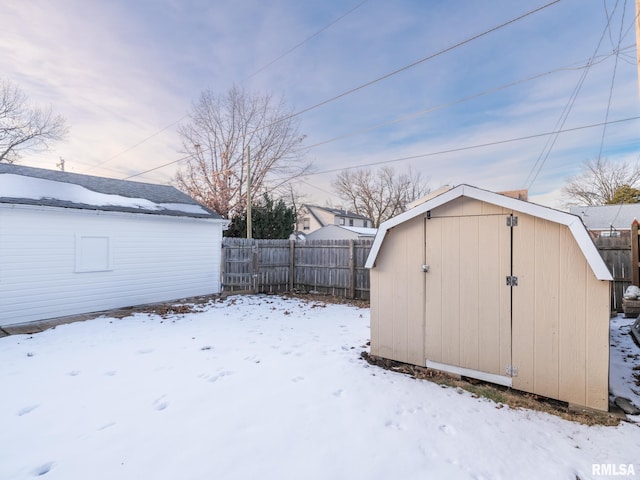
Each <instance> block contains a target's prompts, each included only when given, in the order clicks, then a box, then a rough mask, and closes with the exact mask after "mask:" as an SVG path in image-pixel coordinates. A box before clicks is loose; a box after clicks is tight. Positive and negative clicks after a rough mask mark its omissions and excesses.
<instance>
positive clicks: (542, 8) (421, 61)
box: [265, 0, 561, 128]
mask: <svg viewBox="0 0 640 480" xmlns="http://www.w3.org/2000/svg"><path fill="white" fill-rule="evenodd" d="M560 1H561V0H553V1H552V2H549V3H547V4H545V5H542V6H541V7H538V8H536V9H534V10H530V11H529V12H527V13H524V14H522V15H520V16H518V17H515V18H512V19H511V20H508V21H506V22H504V23H501V24H499V25H496V26H495V27H492V28H490V29H489V30H485V31H484V32H482V33H478V34H476V35H473V36H472V37H469V38H467V39H465V40H462V41H460V42H458V43H455V44H453V45H451V46H449V47H446V48H443V49H442V50H439V51H437V52H436V53H432V54H431V55H427V56H426V57H424V58H421V59H420V60H416V61H415V62H412V63H410V64H408V65H405V66H404V67H401V68H398V69H397V70H394V71H392V72H389V73H386V74H384V75H382V76H381V77H378V78H375V79H373V80H370V81H368V82H366V83H363V84H362V85H359V86H357V87H354V88H351V89H349V90H346V91H344V92H342V93H340V94H338V95H335V96H333V97H331V98H328V99H326V100H323V101H322V102H319V103H316V104H314V105H311V106H310V107H307V108H304V109H302V110H299V111H298V112H295V113H292V114H290V115H287V116H285V117H283V118H281V119H279V120H276V122H274V123H279V122H284V121H287V120H289V119H291V118H294V117H297V116H300V115H302V114H303V113H307V112H309V111H311V110H315V109H316V108H319V107H322V106H324V105H327V104H328V103H331V102H334V101H336V100H338V99H340V98H342V97H346V96H347V95H351V94H352V93H355V92H357V91H359V90H362V89H364V88H367V87H370V86H371V85H375V84H376V83H379V82H381V81H383V80H386V79H387V78H390V77H393V76H394V75H397V74H398V73H401V72H404V71H406V70H409V69H410V68H413V67H415V66H417V65H420V64H421V63H424V62H426V61H428V60H433V59H434V58H436V57H439V56H440V55H444V54H445V53H448V52H450V51H452V50H455V49H456V48H459V47H462V46H463V45H466V44H468V43H471V42H473V41H475V40H478V39H480V38H482V37H484V36H486V35H489V34H490V33H493V32H495V31H497V30H500V29H501V28H504V27H506V26H508V25H511V24H513V23H515V22H517V21H519V20H522V19H523V18H526V17H528V16H530V15H533V14H535V13H538V12H540V11H542V10H544V9H545V8H548V7H550V6H552V5H555V4H556V3H559V2H560ZM267 127H268V126H267ZM267 127H265V128H267Z"/></svg>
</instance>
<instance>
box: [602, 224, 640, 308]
mask: <svg viewBox="0 0 640 480" xmlns="http://www.w3.org/2000/svg"><path fill="white" fill-rule="evenodd" d="M636 238H637V235H636ZM593 241H594V243H595V244H596V248H597V249H598V251H599V252H600V255H601V256H602V259H603V260H604V263H605V264H606V265H607V267H609V271H610V272H611V275H612V276H613V285H612V288H611V309H612V310H615V311H618V312H621V311H622V296H623V295H624V291H625V290H626V289H627V287H628V286H629V285H631V284H632V282H633V269H632V260H631V256H632V252H631V242H630V241H629V237H628V236H623V237H596V238H594V239H593ZM636 271H637V267H636Z"/></svg>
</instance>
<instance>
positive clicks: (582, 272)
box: [366, 185, 612, 410]
mask: <svg viewBox="0 0 640 480" xmlns="http://www.w3.org/2000/svg"><path fill="white" fill-rule="evenodd" d="M366 266H367V267H368V268H370V269H371V270H370V273H371V354H372V355H376V356H379V357H384V358H389V359H392V360H397V361H400V362H405V363H411V364H415V365H421V366H427V367H430V368H434V369H438V370H443V371H447V372H450V373H454V374H460V375H464V376H468V377H472V378H478V379H481V380H485V381H489V382H493V383H497V384H501V385H506V386H510V387H513V388H515V389H517V390H521V391H524V392H530V393H535V394H538V395H542V396H545V397H549V398H554V399H558V400H562V401H565V402H568V403H570V404H573V405H578V406H586V407H590V408H594V409H598V410H608V394H609V312H610V309H609V289H610V281H611V280H612V277H611V274H610V273H609V270H608V268H607V266H606V265H605V264H604V262H603V260H602V257H601V256H600V254H599V252H598V251H597V249H596V247H595V246H594V244H593V242H592V240H591V238H590V237H589V234H588V233H587V230H586V228H585V227H584V225H583V223H582V220H581V219H580V218H579V217H577V216H575V215H571V214H568V213H565V212H561V211H557V210H554V209H550V208H547V207H542V206H540V205H535V204H533V203H528V202H525V201H521V200H517V199H514V198H510V197H507V196H504V195H500V194H497V193H493V192H489V191H486V190H481V189H478V188H475V187H471V186H468V185H460V186H457V187H455V188H452V189H450V190H447V191H445V192H444V193H440V194H439V195H437V196H435V197H433V198H428V199H426V200H425V201H424V202H423V203H420V204H418V205H417V206H415V207H413V208H412V209H410V210H409V211H407V212H405V213H403V214H401V215H398V216H397V217H394V218H392V219H390V220H388V221H386V222H384V223H383V224H382V225H381V226H380V228H379V230H378V234H377V236H376V239H375V241H374V244H373V247H372V249H371V253H370V254H369V258H368V259H367V263H366Z"/></svg>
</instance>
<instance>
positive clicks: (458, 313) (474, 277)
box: [425, 214, 513, 385]
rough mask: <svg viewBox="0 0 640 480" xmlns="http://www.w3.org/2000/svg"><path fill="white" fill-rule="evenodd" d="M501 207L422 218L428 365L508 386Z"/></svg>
mask: <svg viewBox="0 0 640 480" xmlns="http://www.w3.org/2000/svg"><path fill="white" fill-rule="evenodd" d="M508 216H509V215H505V214H492V215H483V214H480V215H461V216H442V217H432V218H429V219H425V248H426V251H425V259H426V265H428V271H427V272H426V273H425V278H426V282H425V290H426V291H425V355H426V364H427V366H428V367H432V368H436V369H439V370H445V371H449V372H452V373H457V374H461V375H466V376H471V377H475V378H480V379H483V380H487V381H491V382H493V383H498V384H503V385H511V375H510V371H509V369H510V368H511V363H512V362H511V346H512V331H511V288H510V287H507V285H506V280H507V276H510V275H511V274H512V272H511V265H512V258H513V253H512V234H511V230H512V227H509V226H507V221H506V219H507V217H508Z"/></svg>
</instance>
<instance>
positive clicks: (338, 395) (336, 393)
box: [333, 388, 344, 398]
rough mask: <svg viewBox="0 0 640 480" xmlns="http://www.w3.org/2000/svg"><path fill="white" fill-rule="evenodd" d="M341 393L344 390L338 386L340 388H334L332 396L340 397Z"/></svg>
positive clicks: (342, 393)
mask: <svg viewBox="0 0 640 480" xmlns="http://www.w3.org/2000/svg"><path fill="white" fill-rule="evenodd" d="M343 395H344V390H342V389H341V388H340V389H338V390H336V391H335V392H333V396H334V397H337V398H340V397H342V396H343Z"/></svg>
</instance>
